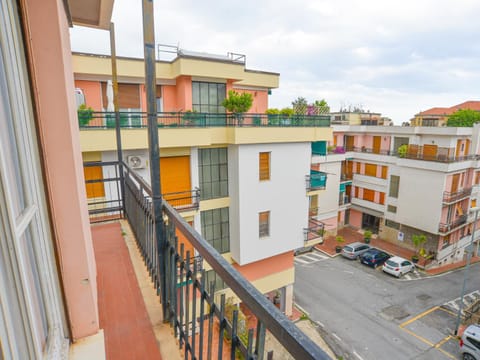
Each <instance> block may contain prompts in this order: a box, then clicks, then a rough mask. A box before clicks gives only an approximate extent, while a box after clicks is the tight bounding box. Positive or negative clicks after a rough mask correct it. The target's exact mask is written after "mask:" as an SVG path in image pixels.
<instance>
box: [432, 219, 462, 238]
mask: <svg viewBox="0 0 480 360" xmlns="http://www.w3.org/2000/svg"><path fill="white" fill-rule="evenodd" d="M466 223H467V215H462V216H459V217H457V218H456V219H455V220H452V221H451V222H449V223H440V224H439V225H438V232H439V233H441V234H442V235H444V234H448V233H450V232H452V231H454V230H456V229H458V228H459V227H460V226H462V225H463V224H466Z"/></svg>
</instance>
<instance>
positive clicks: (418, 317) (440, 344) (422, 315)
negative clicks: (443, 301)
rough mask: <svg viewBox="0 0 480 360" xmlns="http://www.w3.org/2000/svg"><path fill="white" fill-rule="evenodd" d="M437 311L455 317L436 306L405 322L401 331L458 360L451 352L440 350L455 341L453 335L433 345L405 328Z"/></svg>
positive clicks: (401, 326) (401, 325)
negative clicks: (449, 341) (450, 341)
mask: <svg viewBox="0 0 480 360" xmlns="http://www.w3.org/2000/svg"><path fill="white" fill-rule="evenodd" d="M435 310H443V311H445V312H446V313H448V314H450V315H453V316H455V314H454V313H452V312H451V311H448V310H446V309H444V308H441V307H440V306H435V307H433V308H431V309H429V310H427V311H424V312H423V313H421V314H418V315H417V316H415V317H413V318H411V319H410V320H407V321H405V322H404V323H402V324H400V325H399V327H400V329H402V330H403V331H405V332H407V333H409V334H410V335H412V336H413V337H415V338H417V339H418V340H420V341H422V342H423V343H425V344H427V345H429V346H431V347H434V348H435V349H437V350H438V351H440V352H442V353H443V354H444V355H445V356H447V357H449V358H450V359H456V357H455V356H453V355H452V354H450V353H449V352H447V351H445V350H443V349H441V348H440V347H441V346H442V345H443V344H445V343H446V342H447V341H448V340H450V339H453V337H452V336H451V335H448V336H447V337H445V338H443V339H442V340H440V341H439V342H438V343H436V344H433V343H432V342H430V341H428V340H427V339H425V338H424V337H422V336H420V335H418V334H416V333H414V332H413V331H412V330H409V329H407V328H406V327H405V326H407V325H409V324H411V323H412V322H414V321H416V320H418V319H420V318H422V317H424V316H426V315H428V314H430V313H431V312H433V311H435Z"/></svg>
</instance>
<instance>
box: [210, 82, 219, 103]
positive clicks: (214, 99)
mask: <svg viewBox="0 0 480 360" xmlns="http://www.w3.org/2000/svg"><path fill="white" fill-rule="evenodd" d="M208 100H209V103H210V104H211V105H217V101H218V98H217V84H209V87H208Z"/></svg>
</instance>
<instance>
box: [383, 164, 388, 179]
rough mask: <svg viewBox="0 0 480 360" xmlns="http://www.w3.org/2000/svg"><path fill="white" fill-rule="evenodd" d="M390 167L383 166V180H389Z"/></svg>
mask: <svg viewBox="0 0 480 360" xmlns="http://www.w3.org/2000/svg"><path fill="white" fill-rule="evenodd" d="M387 171H388V166H382V179H386V178H387Z"/></svg>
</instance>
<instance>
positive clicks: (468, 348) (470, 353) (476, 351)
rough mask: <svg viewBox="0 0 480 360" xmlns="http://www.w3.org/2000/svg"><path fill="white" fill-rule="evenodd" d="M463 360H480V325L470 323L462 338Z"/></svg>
mask: <svg viewBox="0 0 480 360" xmlns="http://www.w3.org/2000/svg"><path fill="white" fill-rule="evenodd" d="M460 353H461V354H462V359H463V360H480V325H470V326H469V327H467V328H466V329H465V331H464V332H463V335H462V338H461V339H460Z"/></svg>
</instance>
